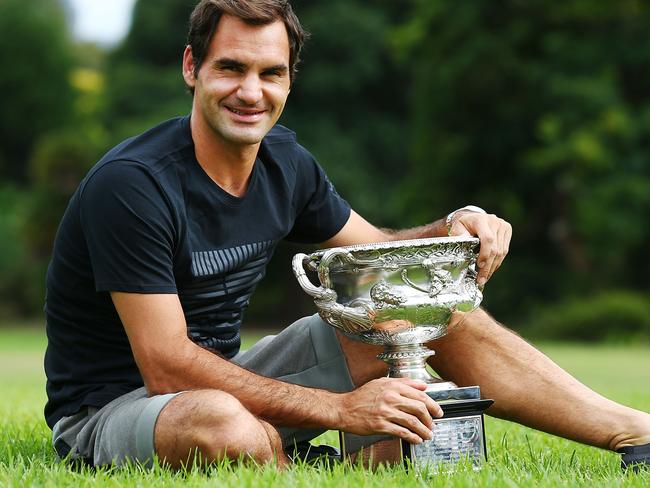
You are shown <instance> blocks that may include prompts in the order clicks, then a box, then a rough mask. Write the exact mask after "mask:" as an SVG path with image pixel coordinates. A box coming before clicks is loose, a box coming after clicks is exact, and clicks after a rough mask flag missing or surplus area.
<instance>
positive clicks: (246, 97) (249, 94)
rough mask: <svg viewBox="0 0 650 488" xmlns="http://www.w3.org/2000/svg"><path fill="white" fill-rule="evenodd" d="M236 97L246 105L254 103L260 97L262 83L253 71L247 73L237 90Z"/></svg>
mask: <svg viewBox="0 0 650 488" xmlns="http://www.w3.org/2000/svg"><path fill="white" fill-rule="evenodd" d="M237 97H238V98H239V99H240V100H241V101H242V102H244V103H246V104H248V105H254V104H256V103H257V102H259V101H260V100H261V98H262V84H261V83H260V79H259V76H257V74H255V73H249V74H247V75H246V76H245V77H244V78H243V79H242V80H241V83H240V85H239V88H238V90H237Z"/></svg>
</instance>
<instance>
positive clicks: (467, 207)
mask: <svg viewBox="0 0 650 488" xmlns="http://www.w3.org/2000/svg"><path fill="white" fill-rule="evenodd" d="M462 210H466V211H468V212H476V213H482V214H484V213H487V212H486V211H485V210H483V209H482V208H481V207H477V206H476V205H465V206H464V207H462V208H457V209H456V210H454V211H453V212H451V213H450V214H449V215H447V218H445V226H446V227H447V235H448V236H450V235H451V226H452V225H453V223H454V216H455V215H456V214H457V213H458V212H460V211H462Z"/></svg>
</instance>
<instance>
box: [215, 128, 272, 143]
mask: <svg viewBox="0 0 650 488" xmlns="http://www.w3.org/2000/svg"><path fill="white" fill-rule="evenodd" d="M269 130H270V128H269V129H268V130H264V131H262V130H255V131H250V132H248V131H245V132H239V131H232V132H226V133H224V134H223V138H224V139H225V140H227V141H229V142H231V143H233V144H258V143H260V142H262V139H264V136H265V135H266V134H267V133H268V131H269Z"/></svg>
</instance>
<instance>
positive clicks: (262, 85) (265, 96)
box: [183, 15, 290, 146]
mask: <svg viewBox="0 0 650 488" xmlns="http://www.w3.org/2000/svg"><path fill="white" fill-rule="evenodd" d="M193 71H194V62H193V60H192V56H191V50H190V49H189V48H187V49H186V50H185V55H184V56H183V77H184V78H185V81H186V83H187V84H188V85H189V86H192V87H194V102H193V110H192V117H200V118H202V120H203V121H204V122H205V124H206V125H207V126H209V127H210V128H211V129H212V131H213V133H214V135H215V136H216V137H217V138H218V139H219V140H220V141H221V142H223V143H225V144H227V145H240V146H242V145H250V144H257V143H259V142H260V141H261V140H262V138H263V137H264V136H265V135H266V133H267V132H268V131H269V130H270V129H271V127H273V125H274V124H275V123H276V122H277V120H278V118H279V117H280V114H281V113H282V109H283V108H284V104H285V102H286V100H287V96H288V94H289V88H290V78H289V37H288V35H287V30H286V28H285V26H284V23H283V22H282V21H281V20H278V21H276V22H274V23H272V24H269V25H263V26H251V25H248V24H246V23H244V22H243V21H242V20H240V19H238V18H237V17H232V16H230V15H224V16H223V17H222V18H221V20H220V21H219V24H218V25H217V29H216V32H215V34H214V36H213V37H212V41H211V42H210V46H209V49H208V53H207V55H206V56H205V60H204V62H203V64H202V65H201V68H200V70H199V72H198V75H197V76H196V77H194V73H193Z"/></svg>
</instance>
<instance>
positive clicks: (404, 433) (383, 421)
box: [340, 378, 442, 444]
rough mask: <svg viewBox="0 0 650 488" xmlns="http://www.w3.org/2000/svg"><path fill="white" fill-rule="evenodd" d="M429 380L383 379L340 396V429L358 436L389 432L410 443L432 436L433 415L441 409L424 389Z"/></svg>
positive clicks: (440, 413) (440, 412) (437, 414)
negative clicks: (424, 381) (426, 381)
mask: <svg viewBox="0 0 650 488" xmlns="http://www.w3.org/2000/svg"><path fill="white" fill-rule="evenodd" d="M426 386H427V385H426V383H423V382H421V381H414V380H410V379H407V378H380V379H376V380H372V381H369V382H368V383H366V384H365V385H363V386H361V387H359V388H357V389H356V390H354V391H351V392H349V393H344V394H343V395H341V410H340V415H341V430H343V431H345V432H350V433H352V434H358V435H372V434H388V435H393V436H396V437H400V438H402V439H404V440H406V441H408V442H410V443H411V444H419V443H421V442H423V441H425V440H429V439H431V438H432V437H433V434H432V429H433V418H432V417H436V418H437V417H442V409H441V408H440V406H439V405H438V404H437V403H436V402H434V401H433V400H432V399H431V398H430V397H429V396H428V395H427V394H426V393H424V390H425V389H426Z"/></svg>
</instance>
